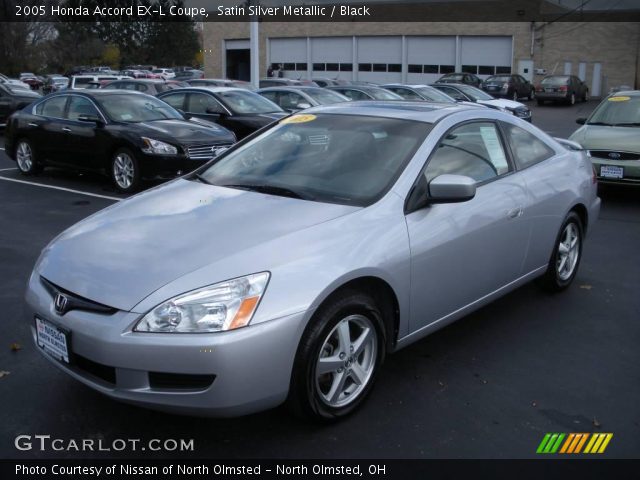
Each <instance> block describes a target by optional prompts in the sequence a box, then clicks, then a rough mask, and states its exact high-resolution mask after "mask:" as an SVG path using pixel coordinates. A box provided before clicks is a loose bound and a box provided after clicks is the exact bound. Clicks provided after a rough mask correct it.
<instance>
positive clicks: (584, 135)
mask: <svg viewBox="0 0 640 480" xmlns="http://www.w3.org/2000/svg"><path fill="white" fill-rule="evenodd" d="M569 140H573V141H574V142H578V143H579V144H580V145H582V147H583V148H585V149H587V150H615V151H622V152H639V153H640V128H638V127H607V126H604V125H584V126H582V127H580V128H579V129H578V130H576V131H575V132H574V133H573V134H572V135H571V136H570V137H569Z"/></svg>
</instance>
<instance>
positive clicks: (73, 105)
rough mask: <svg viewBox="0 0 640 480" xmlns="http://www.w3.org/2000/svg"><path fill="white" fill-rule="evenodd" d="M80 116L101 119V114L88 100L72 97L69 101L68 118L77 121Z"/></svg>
mask: <svg viewBox="0 0 640 480" xmlns="http://www.w3.org/2000/svg"><path fill="white" fill-rule="evenodd" d="M80 115H89V116H92V117H99V116H100V114H99V113H98V110H96V107H95V106H94V105H93V104H92V103H91V102H90V101H89V100H87V99H86V98H83V97H71V100H70V101H69V112H68V113H67V118H68V119H69V120H75V121H77V120H78V119H79V118H80Z"/></svg>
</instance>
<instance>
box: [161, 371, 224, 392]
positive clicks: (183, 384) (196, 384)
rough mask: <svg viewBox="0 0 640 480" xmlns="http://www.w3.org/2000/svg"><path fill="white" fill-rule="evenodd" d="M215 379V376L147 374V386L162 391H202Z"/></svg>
mask: <svg viewBox="0 0 640 480" xmlns="http://www.w3.org/2000/svg"><path fill="white" fill-rule="evenodd" d="M215 379H216V376H215V375H188V374H182V373H163V372H149V386H150V387H151V388H158V389H163V390H204V389H206V388H209V387H210V386H211V384H213V381H214V380H215Z"/></svg>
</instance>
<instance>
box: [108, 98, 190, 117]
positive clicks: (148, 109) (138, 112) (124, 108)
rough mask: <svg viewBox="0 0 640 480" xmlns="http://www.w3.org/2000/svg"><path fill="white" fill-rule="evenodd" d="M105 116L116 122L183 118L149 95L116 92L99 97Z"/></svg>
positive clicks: (171, 108)
mask: <svg viewBox="0 0 640 480" xmlns="http://www.w3.org/2000/svg"><path fill="white" fill-rule="evenodd" d="M99 103H100V105H102V108H104V110H105V112H106V113H107V116H108V117H109V118H110V119H111V120H114V121H116V122H126V123H139V122H152V121H154V120H166V119H175V120H183V117H182V115H180V113H178V111H177V110H175V109H174V108H173V107H171V106H169V105H167V104H166V103H164V102H163V101H161V100H158V99H157V98H154V97H151V96H149V95H139V94H138V95H136V94H130V95H126V94H116V95H105V96H103V97H101V98H100V99H99Z"/></svg>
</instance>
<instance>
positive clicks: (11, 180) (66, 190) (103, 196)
mask: <svg viewBox="0 0 640 480" xmlns="http://www.w3.org/2000/svg"><path fill="white" fill-rule="evenodd" d="M0 180H4V181H6V182H15V183H25V184H27V185H33V186H35V187H43V188H51V189H53V190H62V191H63V192H71V193H77V194H79V195H87V196H89V197H97V198H104V199H107V200H115V201H116V202H119V201H120V200H123V199H122V198H118V197H110V196H108V195H100V194H97V193H89V192H83V191H82V190H74V189H72V188H64V187H56V186H53V185H43V184H42V183H36V182H28V181H26V180H18V179H17V178H6V177H1V176H0Z"/></svg>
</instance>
